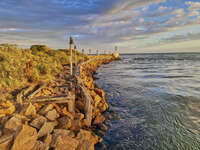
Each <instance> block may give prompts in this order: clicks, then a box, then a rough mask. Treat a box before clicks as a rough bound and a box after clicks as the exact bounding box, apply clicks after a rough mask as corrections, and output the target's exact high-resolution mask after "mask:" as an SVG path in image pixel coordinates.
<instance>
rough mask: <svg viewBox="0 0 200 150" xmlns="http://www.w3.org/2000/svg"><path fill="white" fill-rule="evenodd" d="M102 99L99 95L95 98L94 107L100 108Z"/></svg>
mask: <svg viewBox="0 0 200 150" xmlns="http://www.w3.org/2000/svg"><path fill="white" fill-rule="evenodd" d="M101 99H102V98H101V97H100V96H99V95H96V96H95V97H94V107H97V106H98V104H99V103H100V102H101Z"/></svg>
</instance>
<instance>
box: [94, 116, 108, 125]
mask: <svg viewBox="0 0 200 150" xmlns="http://www.w3.org/2000/svg"><path fill="white" fill-rule="evenodd" d="M104 121H105V117H104V116H103V115H98V116H96V118H95V119H94V122H93V124H101V123H103V122H104Z"/></svg>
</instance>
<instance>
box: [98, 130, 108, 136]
mask: <svg viewBox="0 0 200 150" xmlns="http://www.w3.org/2000/svg"><path fill="white" fill-rule="evenodd" d="M98 133H99V134H100V135H102V136H106V133H105V132H103V131H101V130H98Z"/></svg>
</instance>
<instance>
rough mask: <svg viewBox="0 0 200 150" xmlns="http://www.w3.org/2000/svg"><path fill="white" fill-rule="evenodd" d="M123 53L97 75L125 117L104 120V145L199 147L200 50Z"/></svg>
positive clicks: (158, 149) (116, 149) (120, 148)
mask: <svg viewBox="0 0 200 150" xmlns="http://www.w3.org/2000/svg"><path fill="white" fill-rule="evenodd" d="M120 57H121V60H119V61H113V62H111V63H110V64H107V65H103V66H101V67H100V68H99V69H98V71H97V74H96V75H95V77H96V80H95V82H96V84H97V85H98V86H99V88H101V89H103V90H104V91H105V92H106V98H107V100H108V103H109V104H110V109H111V110H112V111H114V112H115V113H116V114H118V115H120V117H121V119H116V120H107V121H106V125H107V126H109V129H108V131H107V132H106V135H105V136H102V138H103V139H104V142H103V144H104V145H106V148H105V149H106V150H200V53H169V54H167V53H166V54H129V55H121V56H120ZM96 149H97V150H100V149H102V147H100V146H97V148H96Z"/></svg>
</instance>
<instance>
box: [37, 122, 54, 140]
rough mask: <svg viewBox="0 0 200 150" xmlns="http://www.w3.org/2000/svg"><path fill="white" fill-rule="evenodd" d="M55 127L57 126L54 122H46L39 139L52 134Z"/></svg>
mask: <svg viewBox="0 0 200 150" xmlns="http://www.w3.org/2000/svg"><path fill="white" fill-rule="evenodd" d="M54 127H55V124H54V123H53V122H45V123H44V124H43V125H42V127H41V129H40V130H39V132H38V138H40V137H42V136H44V135H47V134H49V133H51V132H52V131H53V129H54Z"/></svg>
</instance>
